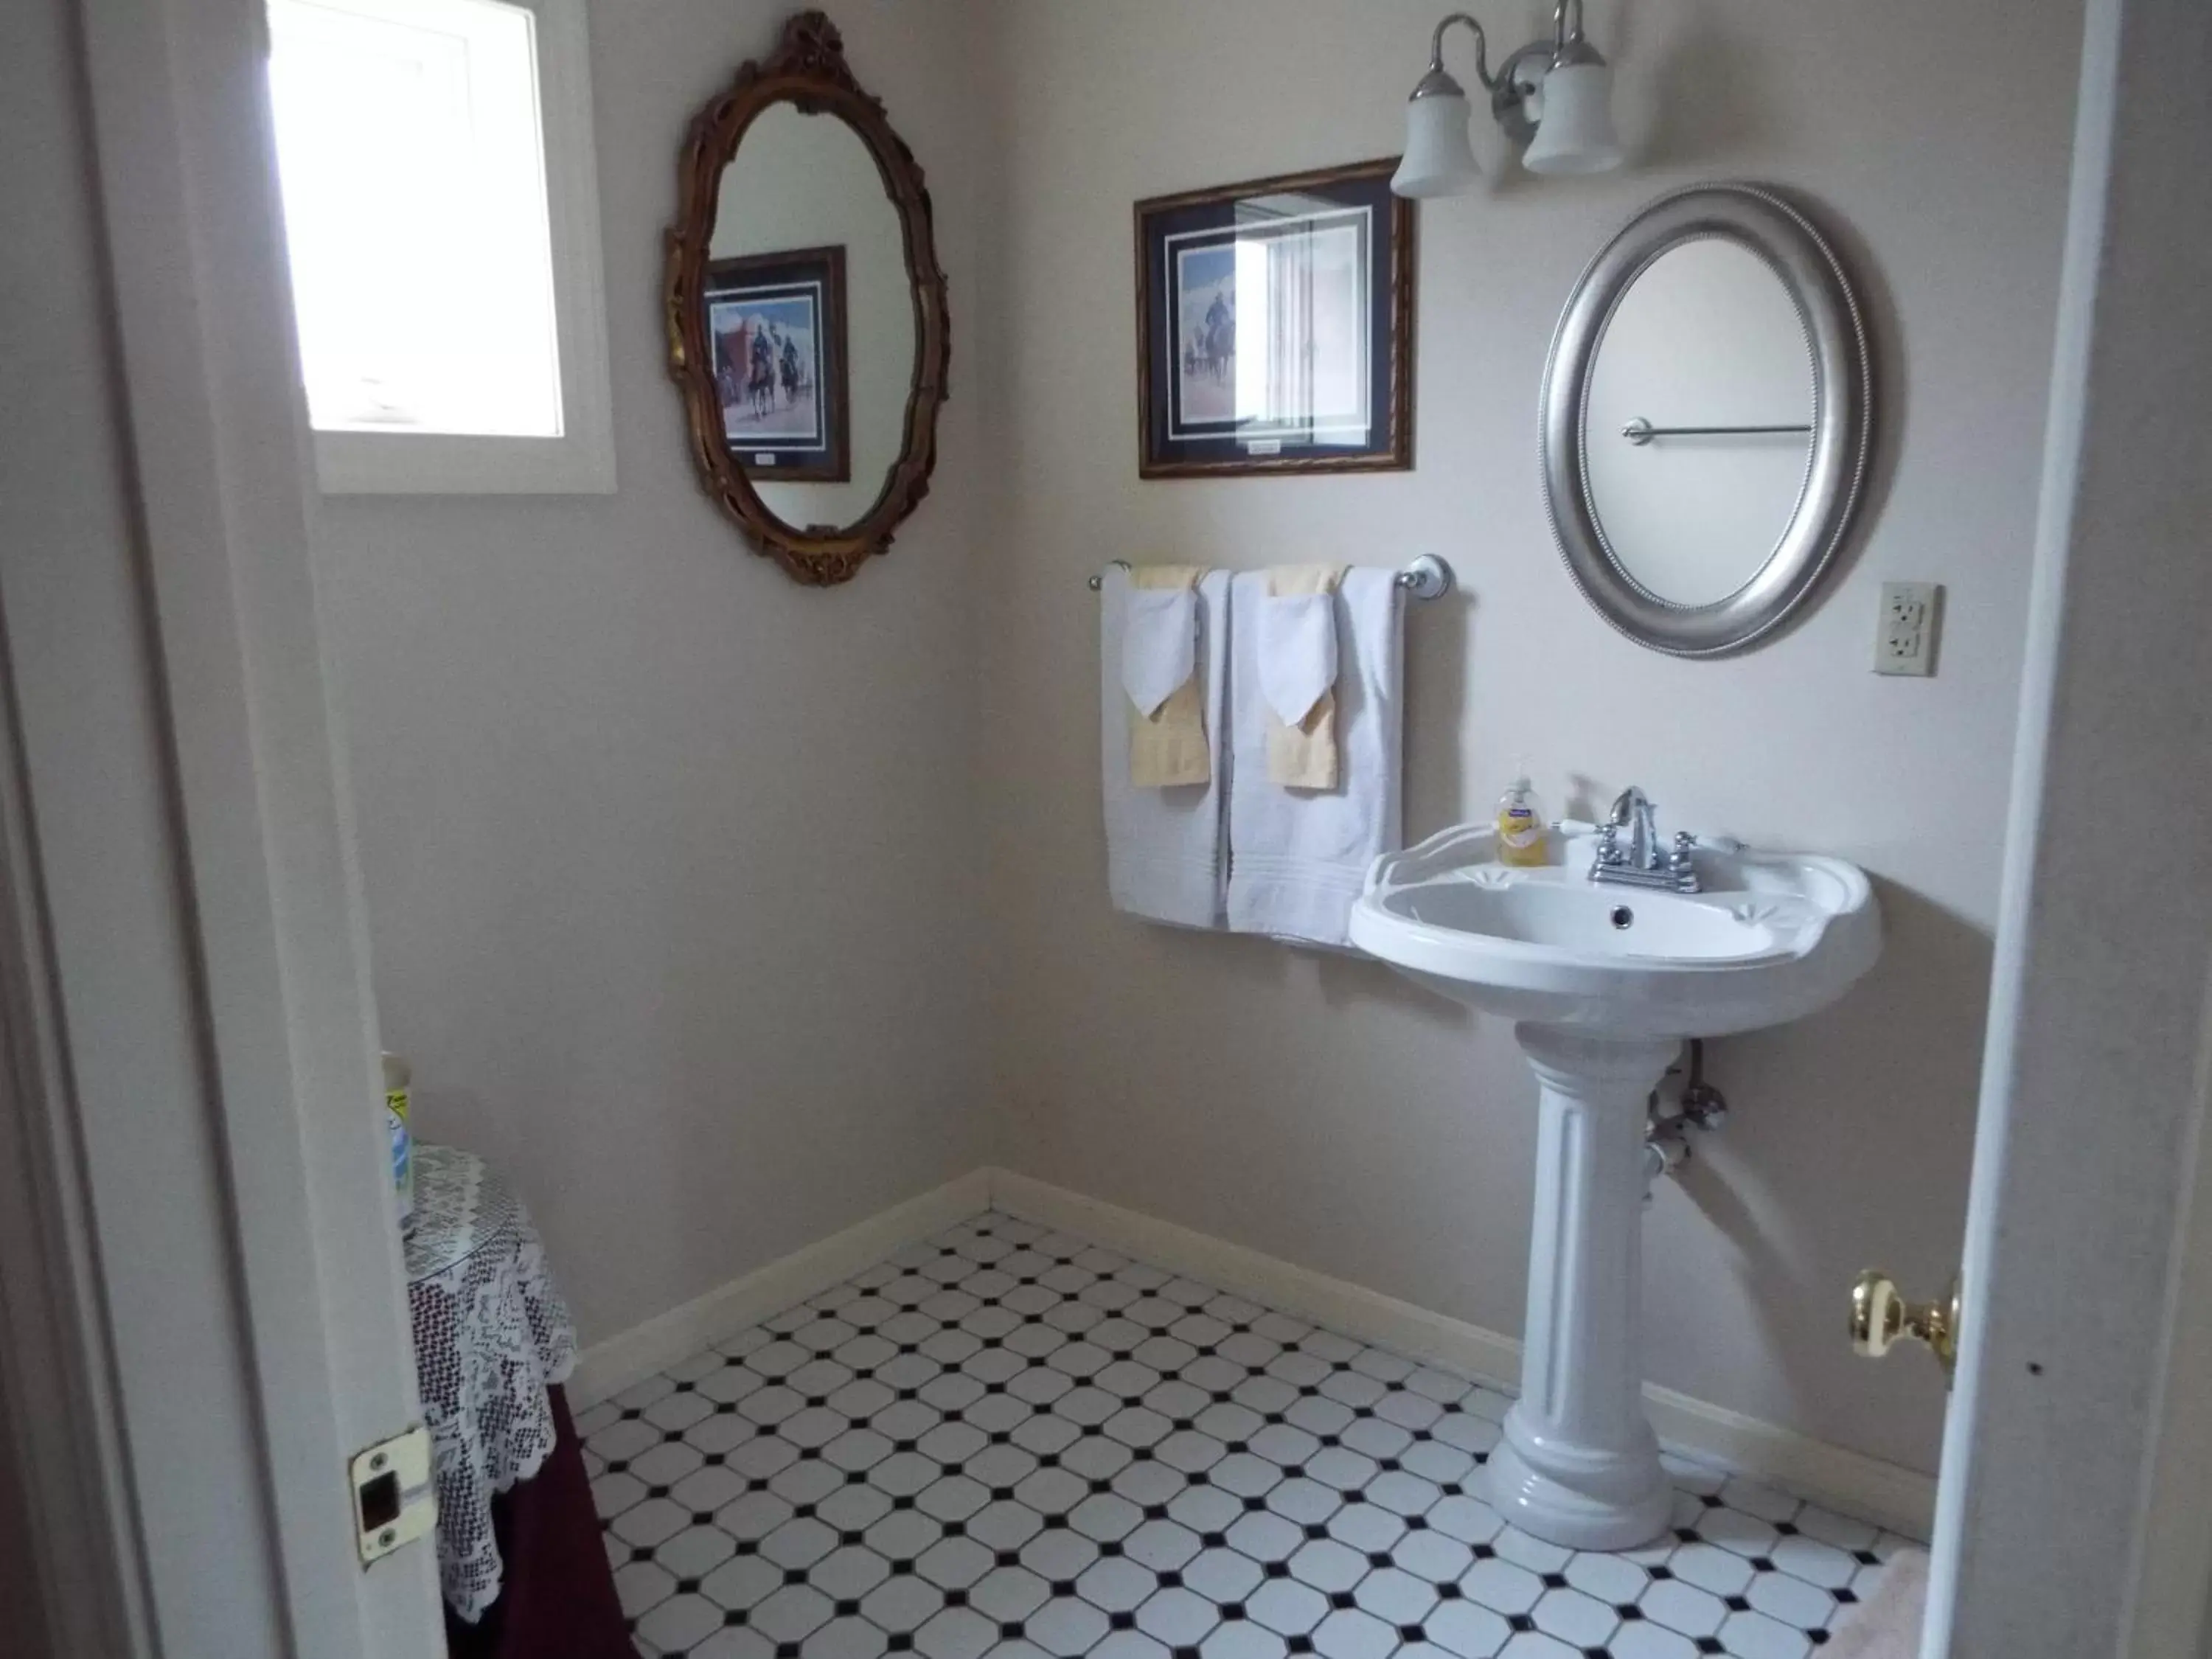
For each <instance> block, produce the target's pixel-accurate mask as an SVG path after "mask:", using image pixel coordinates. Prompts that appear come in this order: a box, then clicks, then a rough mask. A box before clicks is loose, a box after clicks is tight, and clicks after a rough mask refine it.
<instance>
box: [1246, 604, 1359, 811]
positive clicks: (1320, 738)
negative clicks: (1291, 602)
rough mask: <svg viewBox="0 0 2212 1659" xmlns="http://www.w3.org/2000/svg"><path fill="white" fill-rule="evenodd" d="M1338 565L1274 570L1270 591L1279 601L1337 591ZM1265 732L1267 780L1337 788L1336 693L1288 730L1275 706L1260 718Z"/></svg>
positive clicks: (1295, 785) (1293, 785)
mask: <svg viewBox="0 0 2212 1659" xmlns="http://www.w3.org/2000/svg"><path fill="white" fill-rule="evenodd" d="M1345 569H1346V567H1345V566H1343V565H1340V564H1308V565H1292V566H1289V567H1287V568H1284V569H1281V570H1274V571H1270V572H1269V573H1268V575H1267V592H1269V593H1271V594H1273V595H1274V596H1275V597H1276V598H1278V599H1281V598H1286V597H1288V596H1290V595H1291V594H1296V593H1334V592H1336V588H1337V584H1338V583H1340V582H1341V581H1342V580H1344V573H1345ZM1261 718H1262V719H1263V720H1265V721H1266V722H1267V781H1268V782H1270V783H1279V784H1281V785H1283V786H1284V787H1285V788H1289V789H1334V788H1335V787H1336V775H1337V771H1336V752H1337V751H1336V691H1335V689H1334V687H1332V688H1331V689H1329V690H1327V691H1324V692H1323V693H1322V696H1321V701H1320V702H1316V703H1315V704H1314V706H1313V707H1312V708H1310V709H1309V710H1308V711H1307V713H1306V717H1305V718H1304V720H1300V721H1299V722H1298V723H1297V725H1296V726H1285V725H1284V724H1283V722H1282V720H1280V719H1279V718H1278V717H1277V715H1276V714H1275V711H1274V710H1273V709H1272V708H1265V709H1263V710H1262V711H1261Z"/></svg>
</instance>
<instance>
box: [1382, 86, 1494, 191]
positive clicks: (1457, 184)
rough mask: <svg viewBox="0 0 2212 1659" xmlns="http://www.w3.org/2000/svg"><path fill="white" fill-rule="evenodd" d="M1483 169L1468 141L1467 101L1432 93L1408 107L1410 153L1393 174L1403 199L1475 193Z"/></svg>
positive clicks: (1456, 95) (1460, 96)
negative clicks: (1464, 192)
mask: <svg viewBox="0 0 2212 1659" xmlns="http://www.w3.org/2000/svg"><path fill="white" fill-rule="evenodd" d="M1481 177H1482V169H1481V168H1480V167H1478V166H1476V165H1475V160H1474V149H1473V148H1472V147H1470V146H1469V144H1468V141H1467V99H1466V97H1465V96H1464V95H1463V94H1459V93H1456V92H1444V93H1431V94H1429V95H1428V96H1427V97H1425V98H1416V99H1414V100H1413V101H1412V102H1411V103H1409V104H1407V106H1406V154H1405V157H1404V159H1403V160H1402V161H1400V162H1399V163H1398V171H1397V172H1396V173H1394V174H1392V175H1391V179H1390V188H1391V189H1392V190H1394V191H1396V192H1397V193H1398V194H1399V195H1401V196H1457V195H1459V194H1460V193H1461V192H1462V191H1469V190H1473V189H1474V183H1475V180H1476V179H1480V178H1481Z"/></svg>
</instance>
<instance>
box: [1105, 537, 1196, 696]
mask: <svg viewBox="0 0 2212 1659" xmlns="http://www.w3.org/2000/svg"><path fill="white" fill-rule="evenodd" d="M1115 574H1120V573H1119V572H1116V573H1115ZM1123 604H1124V605H1125V607H1126V611H1125V614H1124V619H1123V621H1122V624H1121V689H1122V690H1125V691H1127V693H1128V694H1129V701H1130V702H1133V703H1134V704H1136V706H1137V712H1138V713H1139V714H1142V715H1143V716H1144V717H1145V718H1146V720H1150V719H1151V718H1152V716H1153V715H1154V714H1157V713H1158V712H1159V707H1160V705H1161V704H1162V703H1164V702H1166V701H1167V700H1168V699H1169V698H1170V696H1174V695H1175V693H1176V690H1178V689H1179V688H1180V687H1181V686H1182V683H1183V682H1184V681H1185V680H1187V679H1188V678H1190V677H1191V676H1192V675H1193V674H1194V673H1195V672H1197V671H1198V595H1197V594H1196V593H1195V592H1193V591H1192V590H1191V589H1189V588H1188V587H1133V588H1131V589H1130V590H1129V592H1128V594H1127V597H1126V599H1124V600H1123Z"/></svg>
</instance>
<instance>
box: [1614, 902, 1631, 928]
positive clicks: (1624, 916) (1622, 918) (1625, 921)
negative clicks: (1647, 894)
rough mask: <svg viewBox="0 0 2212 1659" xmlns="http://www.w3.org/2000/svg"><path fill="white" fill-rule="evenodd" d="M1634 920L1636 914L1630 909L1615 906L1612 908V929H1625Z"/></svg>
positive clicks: (1618, 905)
mask: <svg viewBox="0 0 2212 1659" xmlns="http://www.w3.org/2000/svg"><path fill="white" fill-rule="evenodd" d="M1635 920H1636V912H1635V911H1633V910H1632V909H1630V908H1628V907H1627V906H1626V905H1625V904H1616V905H1614V906H1613V926H1614V927H1627V926H1629V925H1630V924H1631V923H1632V922H1633V921H1635Z"/></svg>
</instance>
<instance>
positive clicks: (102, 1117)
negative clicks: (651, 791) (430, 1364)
mask: <svg viewBox="0 0 2212 1659" xmlns="http://www.w3.org/2000/svg"><path fill="white" fill-rule="evenodd" d="M262 27H263V25H262V21H261V13H260V7H259V0H9V3H8V4H7V5H5V6H0V110H4V111H5V112H6V113H5V119H4V124H0V125H4V130H5V132H6V136H7V142H6V143H0V223H4V224H5V225H6V226H7V234H6V235H5V236H4V237H0V362H5V363H6V364H7V375H6V381H7V391H6V396H5V397H4V398H0V628H4V645H5V656H4V659H0V672H4V686H0V692H4V696H5V708H4V711H0V712H4V723H0V1036H4V1043H0V1402H4V1404H0V1409H4V1410H5V1411H6V1413H9V1415H10V1416H11V1417H13V1418H14V1419H15V1422H14V1423H13V1424H12V1425H7V1426H9V1427H10V1428H12V1429H13V1430H14V1431H15V1454H16V1461H17V1462H19V1463H21V1464H24V1465H25V1466H26V1467H24V1468H22V1469H21V1475H22V1479H23V1481H24V1484H25V1485H26V1486H27V1487H28V1488H29V1489H30V1491H31V1492H32V1494H33V1503H34V1504H35V1507H36V1510H37V1512H38V1513H39V1515H40V1520H41V1522H42V1526H41V1534H42V1536H41V1539H40V1544H41V1545H42V1546H43V1549H42V1553H41V1555H42V1559H41V1562H40V1565H41V1569H42V1571H43V1572H44V1574H45V1577H46V1589H47V1591H48V1593H49V1599H50V1600H51V1601H52V1602H53V1603H54V1609H55V1616H56V1618H57V1620H58V1623H59V1625H60V1626H61V1628H60V1630H59V1631H58V1632H57V1640H56V1646H57V1647H58V1649H59V1650H61V1651H64V1652H67V1653H71V1654H76V1653H84V1654H95V1653H96V1654H99V1655H100V1656H102V1659H107V1656H117V1659H122V1656H131V1655H137V1654H142V1653H143V1654H152V1653H155V1652H161V1653H165V1654H167V1655H170V1656H175V1659H198V1656H217V1655H220V1656H222V1659H263V1656H266V1659H277V1656H280V1655H291V1654H298V1655H315V1656H330V1659H371V1656H374V1659H416V1656H422V1659H428V1656H430V1655H433V1654H436V1653H439V1652H441V1651H442V1632H441V1617H440V1611H439V1605H438V1598H437V1590H436V1583H435V1568H434V1564H433V1562H432V1560H431V1558H430V1553H429V1549H428V1546H427V1545H416V1546H411V1547H408V1548H406V1549H404V1550H403V1551H401V1552H400V1553H398V1554H396V1555H394V1556H392V1558H390V1559H387V1560H386V1561H385V1562H383V1563H381V1564H380V1565H378V1566H376V1567H375V1568H374V1569H373V1570H370V1571H362V1567H361V1565H360V1563H359V1560H358V1558H357V1555H356V1548H355V1534H354V1529H353V1523H352V1518H351V1516H352V1511H351V1504H350V1500H349V1491H348V1484H347V1460H348V1457H349V1454H350V1453H351V1452H353V1451H355V1450H356V1449H360V1448H362V1447H363V1446H366V1445H368V1444H369V1443H373V1442H374V1441H377V1440H380V1439H382V1438H384V1437H387V1436H389V1435H392V1434H393V1433H396V1432H398V1431H400V1430H402V1429H403V1428H404V1427H405V1426H406V1425H408V1424H409V1423H410V1421H411V1420H413V1419H414V1418H415V1416H416V1413H417V1410H418V1406H417V1401H416V1390H415V1377H414V1357H413V1351H412V1347H411V1345H410V1341H409V1338H408V1333H407V1325H406V1300H405V1292H404V1284H403V1281H402V1274H401V1269H400V1261H399V1249H398V1231H397V1228H396V1227H395V1226H394V1225H392V1211H391V1203H392V1200H391V1193H390V1186H389V1177H388V1175H387V1174H386V1167H387V1166H386V1154H385V1152H384V1149H383V1146H382V1130H381V1126H380V1114H379V1112H378V1102H379V1099H380V1087H381V1085H380V1077H379V1074H378V1071H377V1067H376V1038H375V1020H374V1010H373V1008H372V1007H371V1006H370V1002H369V993H368V972H367V957H366V951H365V939H366V935H365V933H364V930H363V928H362V923H361V917H360V914H359V906H358V902H357V897H356V894H357V886H356V879H355V873H354V870H353V866H352V849H351V846H350V841H349V833H350V832H349V812H348V809H347V807H346V805H345V803H344V801H343V793H342V779H341V778H340V776H339V775H338V770H337V765H336V763H335V762H334V759H333V750H332V744H331V726H330V722H329V719H328V708H327V702H326V692H325V685H324V683H323V678H322V668H321V663H320V659H319V650H318V644H317V638H316V628H315V612H314V592H313V581H312V578H311V574H310V570H309V566H308V562H307V536H306V526H305V513H304V507H303V498H302V494H301V491H302V481H303V479H304V478H305V477H306V476H307V475H306V472H305V471H304V469H303V467H302V466H301V455H302V447H301V417H300V412H299V410H300V399H299V396H298V392H297V374H296V372H295V368H294V365H293V362H292V343H291V331H290V329H289V326H287V325H286V322H285V319H286V317H287V315H288V309H289V292H288V289H287V288H286V284H285V278H284V272H283V264H282V258H281V251H280V244H279V241H278V223H277V220H276V190H275V179H274V167H273V161H272V155H273V152H272V150H271V148H270V143H269V137H268V133H267V130H266V128H267V123H266V98H265V94H264V85H263V81H262V69H261V64H262V62H263V52H262V50H261V47H260V37H261V31H262ZM7 1647H8V1639H7V1638H6V1637H4V1636H0V1648H7ZM9 1651H11V1652H12V1651H14V1650H13V1649H12V1648H9Z"/></svg>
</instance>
